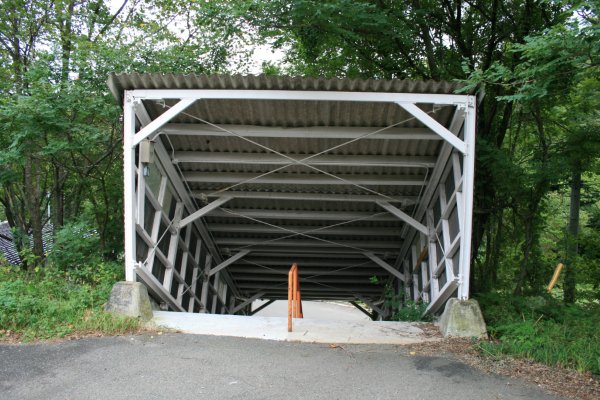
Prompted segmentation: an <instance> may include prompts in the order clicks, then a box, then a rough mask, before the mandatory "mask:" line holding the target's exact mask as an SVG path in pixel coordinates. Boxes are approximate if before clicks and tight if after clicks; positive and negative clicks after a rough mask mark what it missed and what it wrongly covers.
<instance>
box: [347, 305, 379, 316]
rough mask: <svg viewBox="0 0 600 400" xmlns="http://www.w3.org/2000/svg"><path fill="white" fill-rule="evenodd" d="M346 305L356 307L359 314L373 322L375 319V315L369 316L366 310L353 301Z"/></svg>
mask: <svg viewBox="0 0 600 400" xmlns="http://www.w3.org/2000/svg"><path fill="white" fill-rule="evenodd" d="M348 303H350V304H352V305H353V306H354V307H356V308H357V309H358V310H359V311H360V312H362V313H363V314H365V315H366V316H367V317H369V318H371V319H372V320H373V321H375V320H376V319H377V316H376V315H375V314H371V313H370V312H368V311H367V310H365V309H364V308H363V307H362V306H361V305H360V304H358V303H357V302H355V301H349V302H348Z"/></svg>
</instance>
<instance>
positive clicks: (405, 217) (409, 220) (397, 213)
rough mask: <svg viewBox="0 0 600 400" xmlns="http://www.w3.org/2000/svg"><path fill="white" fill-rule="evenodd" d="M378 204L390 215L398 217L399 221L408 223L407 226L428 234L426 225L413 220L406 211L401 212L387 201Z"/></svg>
mask: <svg viewBox="0 0 600 400" xmlns="http://www.w3.org/2000/svg"><path fill="white" fill-rule="evenodd" d="M377 204H378V205H379V206H380V207H381V208H383V209H385V210H386V211H388V212H389V213H390V214H392V215H395V216H396V217H398V219H400V220H402V221H404V222H406V223H407V224H409V225H410V226H412V227H413V228H415V229H416V230H418V231H420V232H422V233H425V234H427V233H428V231H427V227H426V226H425V225H423V224H422V223H420V222H419V221H417V220H416V219H414V218H412V217H411V216H410V215H408V214H407V213H405V212H404V211H402V210H400V209H399V208H398V207H395V206H393V205H391V204H390V203H388V202H387V201H378V202H377Z"/></svg>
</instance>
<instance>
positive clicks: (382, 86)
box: [108, 73, 464, 103]
mask: <svg viewBox="0 0 600 400" xmlns="http://www.w3.org/2000/svg"><path fill="white" fill-rule="evenodd" d="M108 87H109V88H110V90H111V91H112V93H113V95H114V96H115V98H116V99H117V100H118V101H119V103H121V101H122V97H123V91H125V90H133V89H246V90H323V91H340V92H385V93H436V94H450V93H455V92H456V90H458V89H460V88H462V87H464V85H462V84H460V83H454V82H445V81H431V80H430V81H414V80H406V79H405V80H401V79H392V80H383V79H349V78H310V77H291V76H271V75H204V74H186V75H183V74H159V73H153V74H148V73H146V74H139V73H131V74H117V73H113V74H110V75H109V77H108Z"/></svg>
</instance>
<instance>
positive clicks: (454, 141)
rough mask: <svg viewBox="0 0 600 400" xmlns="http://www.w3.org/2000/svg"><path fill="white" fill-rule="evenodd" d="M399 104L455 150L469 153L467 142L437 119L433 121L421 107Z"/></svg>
mask: <svg viewBox="0 0 600 400" xmlns="http://www.w3.org/2000/svg"><path fill="white" fill-rule="evenodd" d="M397 104H398V105H399V106H400V107H402V108H404V109H405V110H406V111H408V112H409V113H410V114H412V115H414V116H415V117H416V118H417V119H418V120H419V121H421V122H422V123H423V124H425V126H427V127H428V128H430V129H431V130H432V131H434V132H435V133H437V134H438V135H440V136H441V137H442V139H444V140H445V141H447V142H448V143H450V144H451V145H452V146H453V147H454V148H456V149H457V150H458V151H460V152H461V153H462V154H466V153H467V145H466V144H465V142H463V141H462V140H460V138H459V137H458V136H456V135H455V134H453V133H452V132H450V131H449V130H448V129H446V128H445V127H444V126H443V125H442V124H440V123H439V122H437V121H436V120H435V119H433V118H432V117H431V116H430V115H429V114H427V113H426V112H425V111H423V110H421V109H420V108H419V107H417V106H416V105H415V104H414V103H397Z"/></svg>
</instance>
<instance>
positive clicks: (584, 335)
mask: <svg viewBox="0 0 600 400" xmlns="http://www.w3.org/2000/svg"><path fill="white" fill-rule="evenodd" d="M478 300H479V303H480V305H481V307H482V310H483V314H484V316H485V318H486V322H487V324H488V330H489V332H490V334H491V335H492V337H493V338H494V339H496V340H497V341H496V342H489V343H481V344H480V346H481V348H482V349H484V350H485V351H486V352H488V353H492V354H511V355H516V356H520V357H527V358H531V359H533V360H536V361H539V362H542V363H545V364H548V365H556V366H561V367H566V368H574V369H577V370H578V371H591V372H592V373H594V374H596V375H598V374H600V332H599V331H598V327H599V326H600V306H599V305H598V304H595V303H589V304H585V305H565V304H564V303H562V302H560V301H558V300H555V299H553V298H552V297H550V296H548V297H541V296H538V297H514V296H511V295H509V294H501V293H491V294H487V295H485V296H480V297H479V298H478Z"/></svg>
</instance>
